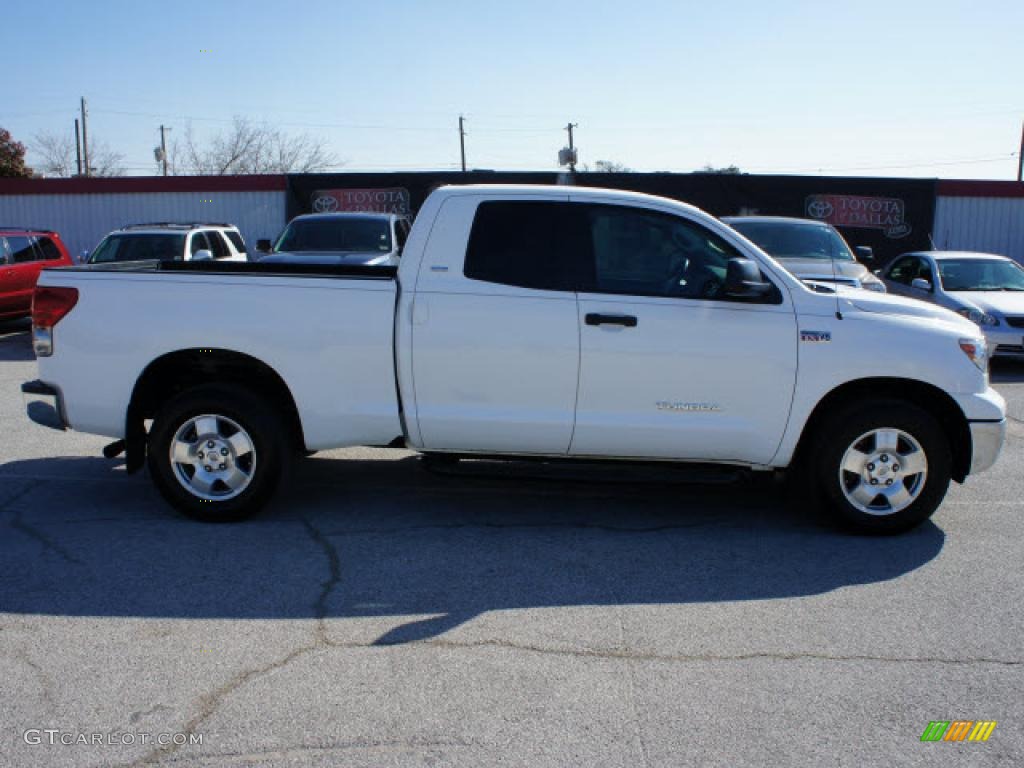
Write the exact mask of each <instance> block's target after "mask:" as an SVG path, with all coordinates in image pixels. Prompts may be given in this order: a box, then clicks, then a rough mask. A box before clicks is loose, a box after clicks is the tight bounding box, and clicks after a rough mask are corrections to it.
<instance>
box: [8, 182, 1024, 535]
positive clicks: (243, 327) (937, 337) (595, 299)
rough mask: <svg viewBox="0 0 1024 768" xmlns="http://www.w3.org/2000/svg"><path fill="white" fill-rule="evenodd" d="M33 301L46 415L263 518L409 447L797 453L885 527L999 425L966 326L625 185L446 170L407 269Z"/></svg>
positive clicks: (915, 512) (868, 522) (915, 516)
mask: <svg viewBox="0 0 1024 768" xmlns="http://www.w3.org/2000/svg"><path fill="white" fill-rule="evenodd" d="M171 281H173V283H174V290H173V291H168V290H167V284H168V283H169V282H171ZM36 299H37V301H36V309H37V311H36V315H35V317H34V334H35V343H36V351H37V354H38V356H39V377H40V378H39V380H38V381H35V382H30V383H28V384H26V385H25V386H24V390H25V391H26V393H27V394H28V395H29V396H30V397H31V398H32V400H33V402H32V403H31V404H30V405H32V410H33V413H32V415H33V416H34V418H36V420H39V421H43V422H46V421H51V422H52V423H54V424H56V425H57V426H67V427H71V428H74V429H78V430H82V431H86V432H93V433H97V434H101V435H107V436H109V437H111V438H114V439H116V440H117V441H118V442H116V443H114V444H113V445H112V446H111V448H110V450H109V451H108V453H110V454H115V453H116V452H117V451H119V450H121V449H122V448H125V449H126V450H127V459H126V465H127V467H128V469H129V470H131V471H134V470H137V469H139V468H140V467H141V466H142V464H143V463H144V462H145V461H147V460H148V463H149V467H150V470H151V473H152V477H153V479H154V481H155V482H156V484H157V486H158V488H159V489H160V491H161V492H162V493H163V494H164V496H165V497H166V498H167V499H168V500H169V501H170V502H171V503H172V504H173V505H174V506H175V507H177V508H178V509H180V510H181V511H183V512H184V513H186V514H188V515H191V516H193V517H196V518H200V519H205V520H226V519H238V518H241V517H244V516H246V515H249V514H251V513H252V512H254V511H255V510H256V509H257V508H259V506H260V505H261V504H263V503H264V502H265V501H266V500H267V498H269V496H270V495H271V493H272V492H273V491H274V488H275V486H276V485H277V482H278V479H279V477H280V475H281V471H282V466H283V465H284V463H285V462H286V461H287V460H288V459H289V457H290V456H291V455H293V454H295V453H298V452H299V451H302V450H318V449H324V448H336V447H341V446H352V445H406V446H408V447H410V448H414V449H416V450H419V451H422V452H424V453H428V454H446V455H449V456H454V457H461V456H488V457H499V458H515V457H522V456H528V457H533V458H537V457H541V458H546V459H551V460H557V459H574V458H575V459H588V460H593V459H606V460H614V461H631V460H633V461H635V460H640V461H651V460H653V461H676V462H711V463H717V464H724V465H730V466H736V465H738V466H744V467H749V468H752V469H754V470H773V469H779V470H782V469H788V470H789V472H790V474H791V476H792V477H793V479H794V482H795V483H797V485H798V487H799V488H800V490H801V493H802V496H803V498H805V499H806V500H807V503H814V504H820V505H823V506H824V507H825V508H827V509H830V510H831V511H832V512H833V513H834V514H835V515H836V516H837V517H838V518H839V519H842V520H844V521H846V522H847V523H848V524H850V525H852V526H854V527H856V528H857V529H860V530H864V531H872V532H894V531H898V530H904V529H906V528H908V527H911V526H913V525H916V524H917V523H919V522H921V521H922V520H924V519H926V518H927V517H928V516H929V515H931V514H932V512H933V511H934V510H935V509H936V507H937V506H938V505H939V503H940V502H941V500H942V498H943V496H944V494H945V492H946V489H947V486H948V484H949V481H950V479H951V478H952V479H954V480H956V481H958V482H962V481H963V480H964V479H965V478H966V477H967V476H968V475H969V474H971V473H974V472H980V471H982V470H984V469H986V468H987V467H989V466H990V465H991V464H992V463H993V462H994V461H995V460H996V457H997V455H998V454H999V451H1000V448H1001V446H1002V442H1003V437H1004V434H1005V425H1006V421H1005V403H1004V401H1003V400H1002V398H1001V397H1000V396H999V395H998V394H997V393H996V392H995V391H994V390H992V389H991V388H990V387H989V385H988V376H987V360H986V357H985V344H984V340H983V339H982V337H981V334H980V333H979V332H978V329H977V327H976V326H975V325H973V324H972V323H970V322H968V321H967V320H965V319H964V318H962V317H960V316H958V315H956V314H955V313H953V312H950V311H948V310H945V309H942V308H939V307H932V306H929V305H926V304H922V303H920V302H915V301H910V300H907V299H901V298H898V297H890V296H884V295H873V294H869V293H867V292H863V291H857V292H849V293H845V294H844V293H831V294H819V293H815V292H814V291H812V290H810V289H809V288H808V287H807V286H805V285H804V284H803V283H802V282H800V281H799V280H798V279H796V278H795V277H794V276H793V275H791V274H790V273H789V272H787V271H786V270H785V269H783V268H782V267H780V266H779V264H778V263H776V262H775V261H774V260H773V259H771V258H770V257H768V256H767V255H766V254H764V253H763V252H762V251H761V250H759V249H758V248H756V247H755V246H753V245H752V244H751V243H750V242H749V241H748V240H746V239H745V238H743V237H741V236H739V235H738V234H737V233H736V232H734V231H733V230H732V229H730V228H729V227H727V226H725V225H723V224H721V223H720V222H718V221H717V220H715V219H713V218H712V217H710V216H708V215H707V214H705V213H703V212H701V211H699V210H697V209H695V208H692V207H690V206H688V205H684V204H682V203H678V202H675V201H671V200H666V199H663V198H658V197H651V196H647V195H640V194H635V193H627V192H618V191H611V190H598V189H584V188H560V187H529V186H464V187H444V188H441V189H439V190H437V191H435V192H434V193H433V194H431V196H430V197H429V198H428V199H427V201H426V203H425V204H424V206H423V208H422V209H421V211H420V213H419V215H418V217H417V219H416V223H415V225H414V226H413V229H412V232H411V234H410V235H409V240H408V242H407V244H406V247H405V252H404V255H403V257H402V260H401V262H400V265H399V266H398V268H397V269H395V268H387V267H384V268H371V267H362V266H359V267H351V266H332V267H328V266H316V265H313V266H311V265H288V264H262V263H258V262H257V263H252V264H221V263H214V262H206V263H204V264H188V263H185V264H180V263H170V264H159V265H150V266H149V267H148V268H142V267H136V268H133V269H128V270H105V269H102V268H78V269H72V270H64V271H60V272H50V271H47V272H44V274H43V277H42V278H41V280H40V288H39V289H38V292H37V295H36ZM183 305H184V306H196V307H202V308H203V311H201V312H197V313H187V312H186V313H183V312H182V311H181V307H182V306H183ZM124 317H131V318H133V322H132V323H130V324H129V323H123V322H119V318H124ZM879 339H884V343H879V342H878V340H879ZM44 414H46V416H44ZM150 419H152V425H151V426H150V427H149V429H148V431H147V429H146V424H147V420H150Z"/></svg>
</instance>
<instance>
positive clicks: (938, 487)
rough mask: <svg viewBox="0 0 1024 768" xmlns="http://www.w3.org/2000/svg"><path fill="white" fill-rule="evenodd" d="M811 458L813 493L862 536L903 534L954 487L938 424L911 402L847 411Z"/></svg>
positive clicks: (946, 446)
mask: <svg viewBox="0 0 1024 768" xmlns="http://www.w3.org/2000/svg"><path fill="white" fill-rule="evenodd" d="M812 456H815V457H817V458H816V460H813V459H812V462H814V463H815V464H816V467H815V468H814V470H813V472H814V477H813V480H814V481H815V482H816V486H817V488H816V492H817V493H818V494H819V495H820V496H822V497H823V500H824V501H825V502H826V504H827V505H828V507H829V508H830V509H831V510H832V511H833V512H834V514H835V516H836V517H837V518H838V519H839V520H840V521H841V522H842V523H845V525H846V526H847V527H849V528H852V529H854V530H856V531H859V532H861V533H900V532H902V531H906V530H908V529H910V528H913V527H914V526H916V525H919V524H920V523H922V522H924V521H925V520H927V519H928V518H929V517H931V515H932V513H933V512H934V511H935V510H936V509H937V508H938V506H939V504H941V503H942V499H943V498H944V497H945V495H946V490H947V489H948V488H949V481H950V472H951V463H952V462H951V457H950V449H949V442H948V439H947V437H946V434H945V432H944V431H943V429H942V427H941V425H940V424H939V423H938V422H937V421H936V419H935V417H933V416H932V415H931V414H930V413H929V412H928V411H926V410H924V409H922V408H920V407H918V406H916V405H914V404H912V403H908V402H902V401H895V400H875V401H868V402H861V403H858V404H856V405H853V406H849V407H847V408H845V409H843V410H841V411H840V412H838V413H836V414H835V415H834V416H833V417H832V418H830V419H829V420H828V422H827V423H826V424H825V425H824V427H823V428H822V430H821V432H820V434H819V438H818V440H817V441H816V446H815V450H814V452H813V453H812Z"/></svg>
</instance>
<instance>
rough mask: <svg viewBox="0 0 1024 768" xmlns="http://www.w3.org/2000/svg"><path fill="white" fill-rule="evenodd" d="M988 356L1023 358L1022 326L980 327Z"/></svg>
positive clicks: (1023, 335)
mask: <svg viewBox="0 0 1024 768" xmlns="http://www.w3.org/2000/svg"><path fill="white" fill-rule="evenodd" d="M982 333H983V334H984V335H985V343H986V344H987V345H988V353H989V356H990V357H1015V358H1024V328H1008V327H1007V326H1005V325H1003V326H1000V327H998V328H982Z"/></svg>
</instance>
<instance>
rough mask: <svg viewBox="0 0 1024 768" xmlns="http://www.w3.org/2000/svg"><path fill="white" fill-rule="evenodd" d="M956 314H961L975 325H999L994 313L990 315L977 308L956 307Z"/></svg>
mask: <svg viewBox="0 0 1024 768" xmlns="http://www.w3.org/2000/svg"><path fill="white" fill-rule="evenodd" d="M956 313H957V314H958V315H963V316H964V317H966V318H967V319H968V320H970V321H971V322H972V323H974V324H975V325H987V326H989V327H992V326H996V325H999V318H998V317H995V316H994V315H990V314H988V313H986V312H982V311H981V310H978V309H968V308H967V307H964V308H963V309H958V310H957V311H956Z"/></svg>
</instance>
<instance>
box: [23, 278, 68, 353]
mask: <svg viewBox="0 0 1024 768" xmlns="http://www.w3.org/2000/svg"><path fill="white" fill-rule="evenodd" d="M77 303H78V289H77V288H60V287H55V286H41V285H37V286H36V292H35V294H33V296H32V346H33V347H34V348H35V352H36V357H49V356H50V355H52V354H53V326H55V325H56V324H57V323H59V322H60V320H61V318H63V317H64V315H66V314H67V313H68V312H70V311H71V310H72V309H74V308H75V304H77Z"/></svg>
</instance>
